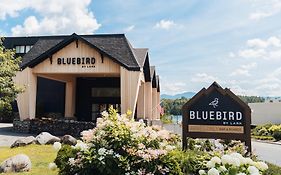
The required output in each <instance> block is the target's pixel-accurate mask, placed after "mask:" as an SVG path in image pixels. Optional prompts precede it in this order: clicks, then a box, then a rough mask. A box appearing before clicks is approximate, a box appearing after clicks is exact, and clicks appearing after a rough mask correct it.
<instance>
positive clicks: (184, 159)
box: [169, 150, 211, 174]
mask: <svg viewBox="0 0 281 175" xmlns="http://www.w3.org/2000/svg"><path fill="white" fill-rule="evenodd" d="M169 155H170V156H172V157H174V159H176V160H177V162H178V163H179V164H180V166H181V169H182V172H183V173H184V174H190V173H191V174H197V173H198V171H199V170H200V169H203V168H205V167H206V166H205V164H206V162H207V161H208V160H210V158H211V156H210V154H208V153H207V152H204V151H192V150H188V151H181V150H174V151H172V152H170V153H169Z"/></svg>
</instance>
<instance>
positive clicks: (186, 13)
mask: <svg viewBox="0 0 281 175" xmlns="http://www.w3.org/2000/svg"><path fill="white" fill-rule="evenodd" d="M280 19H281V0H266V1H265V0H235V1H226V0H188V1H187V0H176V1H175V0H166V1H163V0H130V1H124V0H106V1H105V0H92V1H91V0H68V1H66V0H65V1H57V0H29V1H25V0H0V26H1V27H0V35H4V36H12V35H14V36H26V35H51V34H71V33H73V32H76V33H78V34H91V33H125V34H126V36H127V38H128V39H129V40H130V42H131V43H132V45H133V46H134V47H146V48H149V51H150V53H149V54H150V59H151V64H153V65H155V66H156V68H157V73H158V74H159V75H160V77H161V91H162V93H168V94H175V93H180V92H184V91H194V92H197V91H199V90H200V89H201V88H202V87H208V86H209V85H210V84H211V83H212V82H213V81H217V82H218V83H219V84H221V85H222V86H223V87H229V88H230V89H231V90H232V91H234V92H235V93H237V94H242V95H260V96H281V23H280Z"/></svg>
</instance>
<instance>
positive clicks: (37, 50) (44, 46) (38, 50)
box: [21, 39, 63, 67]
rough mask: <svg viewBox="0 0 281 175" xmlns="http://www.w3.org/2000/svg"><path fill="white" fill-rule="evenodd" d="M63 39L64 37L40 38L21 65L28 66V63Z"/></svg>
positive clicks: (24, 57)
mask: <svg viewBox="0 0 281 175" xmlns="http://www.w3.org/2000/svg"><path fill="white" fill-rule="evenodd" d="M62 40H63V39H39V40H38V41H37V42H36V43H35V44H34V46H33V47H32V48H31V49H30V51H29V52H27V53H26V54H25V55H24V56H23V59H22V63H21V67H26V66H28V63H30V62H31V61H32V60H34V59H36V58H38V57H39V56H40V55H41V54H42V53H45V52H47V51H48V50H50V49H51V48H52V47H54V46H55V45H57V44H59V43H60V42H61V41H62Z"/></svg>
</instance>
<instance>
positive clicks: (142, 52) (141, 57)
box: [133, 48, 148, 67]
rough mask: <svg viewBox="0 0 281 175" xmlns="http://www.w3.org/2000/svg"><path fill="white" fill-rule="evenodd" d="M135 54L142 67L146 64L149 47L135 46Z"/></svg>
mask: <svg viewBox="0 0 281 175" xmlns="http://www.w3.org/2000/svg"><path fill="white" fill-rule="evenodd" d="M133 51H134V54H135V56H136V58H137V61H138V63H139V65H140V66H141V67H143V66H144V63H145V59H146V58H147V57H146V55H147V53H148V49H147V48H133Z"/></svg>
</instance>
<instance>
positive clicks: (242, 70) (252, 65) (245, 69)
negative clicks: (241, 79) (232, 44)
mask: <svg viewBox="0 0 281 175" xmlns="http://www.w3.org/2000/svg"><path fill="white" fill-rule="evenodd" d="M256 67H257V63H255V62H253V63H250V64H245V65H242V66H240V67H239V68H238V69H236V70H235V71H233V72H232V73H231V74H230V75H231V76H237V75H241V76H250V75H251V74H250V72H249V71H250V70H251V69H254V68H256Z"/></svg>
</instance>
